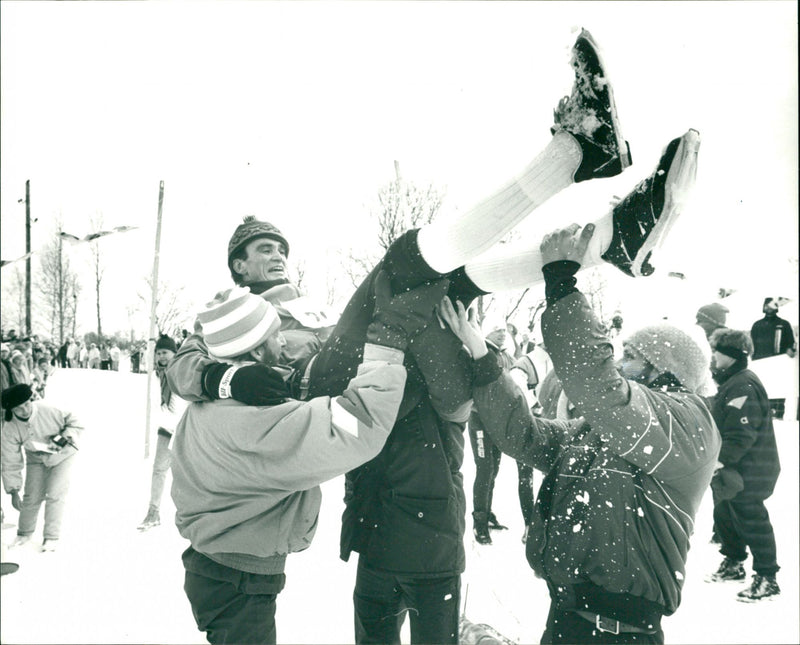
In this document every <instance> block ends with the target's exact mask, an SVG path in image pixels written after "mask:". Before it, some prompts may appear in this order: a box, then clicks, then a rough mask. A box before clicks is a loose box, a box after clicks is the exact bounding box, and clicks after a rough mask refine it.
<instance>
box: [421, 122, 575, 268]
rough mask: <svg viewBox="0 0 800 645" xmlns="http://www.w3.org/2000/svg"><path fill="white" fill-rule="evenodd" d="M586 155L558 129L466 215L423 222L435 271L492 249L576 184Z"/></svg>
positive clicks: (424, 250) (424, 243)
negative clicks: (528, 160) (525, 163)
mask: <svg viewBox="0 0 800 645" xmlns="http://www.w3.org/2000/svg"><path fill="white" fill-rule="evenodd" d="M582 159H583V153H582V151H581V147H580V145H579V144H578V142H577V141H576V140H575V138H574V137H573V136H572V135H571V134H569V133H568V132H564V131H561V132H557V133H556V134H555V135H554V136H553V138H552V139H551V140H550V143H549V144H548V145H547V147H546V148H545V149H544V151H542V152H541V153H540V154H539V155H538V156H537V157H536V158H535V159H534V160H533V161H532V162H531V163H530V164H528V166H527V167H526V168H525V169H524V170H523V171H522V173H520V174H519V175H518V176H517V177H516V178H515V179H513V180H512V181H510V182H508V183H507V184H506V185H505V186H503V187H502V188H500V189H499V190H498V191H496V192H495V193H493V194H492V195H491V196H489V197H487V198H486V199H484V200H482V201H480V202H478V203H477V204H476V205H475V206H473V207H472V208H471V209H470V210H469V211H467V212H466V213H465V214H464V215H462V216H459V217H457V218H450V219H447V218H443V219H439V220H436V221H434V222H432V223H431V224H428V225H426V226H423V227H422V228H421V229H420V232H419V236H418V238H417V243H418V245H419V250H420V254H421V255H422V257H423V259H424V260H425V262H427V263H428V265H429V266H430V267H431V268H432V269H434V270H435V271H438V272H439V273H447V272H449V271H453V270H454V269H457V268H458V267H460V266H462V265H464V264H466V263H467V262H468V261H469V260H470V259H471V258H474V257H476V256H477V255H479V254H480V253H483V252H484V251H486V250H488V249H490V248H491V247H492V246H493V245H494V244H495V242H497V241H498V240H500V239H502V238H503V236H505V234H506V233H508V232H509V231H510V230H511V229H512V228H514V226H515V225H517V224H518V223H519V222H520V221H522V220H523V219H524V218H525V217H526V216H527V215H528V214H530V213H531V212H532V211H533V210H534V209H535V208H537V207H538V206H541V205H542V204H543V203H544V202H546V201H547V200H548V199H550V198H551V197H552V196H553V195H555V194H556V193H558V192H559V191H561V190H563V189H564V188H566V187H568V186H570V185H571V184H572V183H573V177H574V175H575V171H576V170H577V169H578V167H579V166H580V164H581V160H582Z"/></svg>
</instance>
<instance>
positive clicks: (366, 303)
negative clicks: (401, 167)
mask: <svg viewBox="0 0 800 645" xmlns="http://www.w3.org/2000/svg"><path fill="white" fill-rule="evenodd" d="M381 270H383V271H385V272H386V273H387V274H388V275H389V276H390V277H391V284H392V289H393V291H394V292H395V293H399V292H401V291H404V290H407V289H411V288H413V287H416V286H419V285H421V284H423V283H424V282H426V281H428V280H435V279H438V278H440V277H442V276H441V274H439V273H436V272H434V271H433V269H431V268H430V267H428V265H427V264H426V263H425V261H424V260H423V259H422V256H421V255H420V253H419V248H418V247H417V230H412V231H408V232H407V233H404V234H403V235H402V236H400V237H399V238H398V239H397V240H396V241H395V242H394V243H393V244H392V245H391V247H390V248H389V250H388V251H387V252H386V255H385V256H384V258H383V259H382V260H381V262H380V263H379V264H378V266H376V267H375V269H373V270H372V272H371V273H370V274H369V275H368V276H367V277H366V278H364V280H363V281H362V283H361V284H360V285H359V287H358V289H356V292H355V293H354V294H353V296H352V297H351V298H350V301H349V302H348V303H347V306H346V307H345V309H344V311H343V312H342V315H341V316H340V317H339V322H338V323H337V324H336V327H335V328H334V330H333V332H332V333H331V336H330V337H329V338H328V339H327V340H326V341H325V344H324V345H323V347H322V350H321V351H320V352H319V354H318V355H317V357H316V360H315V361H314V364H313V365H312V367H311V374H310V389H309V393H308V396H309V398H313V397H317V396H336V395H338V394H341V393H342V392H343V391H344V389H345V388H346V387H347V384H348V383H349V382H350V380H351V379H352V378H353V377H354V376H355V375H356V371H357V369H358V366H359V364H360V363H361V361H362V358H363V351H364V341H365V339H366V333H367V327H368V326H369V324H370V322H372V315H373V312H374V310H375V279H376V277H377V275H378V273H379V271H381ZM447 278H448V279H449V280H450V289H449V291H448V295H449V296H450V297H451V298H454V299H455V298H457V299H460V300H461V301H462V302H464V303H465V305H468V304H469V303H470V302H471V301H472V300H473V299H474V298H475V297H477V296H478V295H480V294H482V293H483V292H482V291H481V290H480V289H478V288H477V287H476V286H475V285H474V284H473V283H472V281H471V280H470V279H469V278H468V277H467V275H466V273H464V270H463V269H459V270H456V271H453V272H452V273H450V274H448V275H447ZM409 355H410V356H411V357H412V358H413V361H414V362H415V363H416V365H417V366H418V368H419V371H420V372H421V374H422V378H423V380H424V384H423V385H424V388H425V390H426V393H427V395H428V396H429V397H430V399H431V403H432V404H433V406H434V409H435V410H436V411H437V413H439V414H440V415H441V416H443V417H444V418H448V419H449V420H453V421H466V420H467V414H468V412H469V406H470V400H471V399H472V374H471V363H472V360H471V359H470V358H469V357H468V356H467V354H466V353H465V352H464V351H463V348H462V343H461V341H459V340H458V339H457V338H456V337H455V335H454V334H453V333H452V332H450V330H449V329H442V328H441V327H440V326H439V325H438V324H431V325H428V326H427V327H426V328H425V329H424V330H423V331H422V332H420V333H419V334H418V335H417V336H416V337H415V338H414V339H412V340H411V341H410V343H409V347H408V351H407V357H408V356H409ZM412 381H413V379H412V378H411V376H409V382H408V383H407V386H406V392H405V397H404V399H403V403H401V406H400V412H399V413H398V415H397V418H398V419H400V418H402V417H403V416H404V415H405V414H406V413H408V412H409V411H410V410H411V409H413V407H414V406H415V405H416V404H417V403H418V401H419V395H418V394H417V393H415V392H414V391H413V390H414V388H413V386H412ZM414 397H416V398H414Z"/></svg>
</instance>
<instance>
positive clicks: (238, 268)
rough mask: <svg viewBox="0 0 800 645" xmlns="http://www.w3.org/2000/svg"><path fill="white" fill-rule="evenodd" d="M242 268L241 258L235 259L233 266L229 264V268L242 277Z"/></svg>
mask: <svg viewBox="0 0 800 645" xmlns="http://www.w3.org/2000/svg"><path fill="white" fill-rule="evenodd" d="M243 266H244V260H242V259H241V258H235V259H234V261H233V264H231V268H232V269H233V270H234V271H235V272H236V273H238V274H239V275H242V267H243Z"/></svg>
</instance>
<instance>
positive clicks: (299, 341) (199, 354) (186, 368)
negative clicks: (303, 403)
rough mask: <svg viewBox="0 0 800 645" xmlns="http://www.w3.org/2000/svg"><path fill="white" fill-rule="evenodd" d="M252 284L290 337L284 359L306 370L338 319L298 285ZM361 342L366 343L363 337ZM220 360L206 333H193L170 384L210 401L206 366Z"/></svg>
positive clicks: (189, 396) (175, 359)
mask: <svg viewBox="0 0 800 645" xmlns="http://www.w3.org/2000/svg"><path fill="white" fill-rule="evenodd" d="M249 286H250V290H251V291H252V292H253V293H260V294H261V297H262V298H264V299H265V300H267V301H269V302H271V303H272V304H273V305H274V306H275V309H276V310H277V312H278V315H279V316H280V319H281V332H282V333H283V337H284V338H285V340H286V345H285V346H284V347H283V350H282V353H281V363H283V364H284V365H287V366H289V367H291V368H292V369H294V370H299V371H300V372H302V371H303V370H304V369H305V367H306V365H307V364H308V362H309V361H310V359H311V358H312V357H313V356H316V355H317V354H318V353H319V351H320V349H321V348H322V344H323V343H324V342H325V340H326V339H327V338H328V337H329V336H330V334H331V331H333V323H334V322H335V321H333V320H332V319H331V315H330V314H329V313H327V312H326V311H325V309H324V307H320V306H316V305H314V303H313V302H312V301H311V300H309V299H308V298H307V297H305V296H302V297H301V296H300V292H299V291H298V290H297V288H296V287H295V286H294V285H291V284H285V285H278V286H276V287H272V288H270V289H267V290H264V291H263V293H262V289H261V286H259V284H253V285H249ZM312 325H315V326H312ZM361 343H362V345H363V338H362V339H361ZM359 349H360V348H359ZM216 362H218V361H216V360H215V359H214V358H212V357H210V356H209V355H208V348H207V347H206V345H205V342H204V341H203V336H202V335H201V334H199V333H196V334H192V335H191V336H189V337H188V338H187V339H186V340H185V341H184V342H183V344H182V345H181V347H180V349H179V350H178V353H177V354H176V355H175V356H174V357H173V358H172V360H171V361H170V364H169V366H168V368H167V379H168V381H169V384H170V388H171V389H172V391H173V392H174V393H176V394H177V395H178V396H180V397H183V398H184V399H186V400H187V401H208V400H209V397H208V396H207V395H206V394H205V392H203V385H202V376H203V370H204V369H205V368H206V367H208V366H209V365H212V364H214V363H216Z"/></svg>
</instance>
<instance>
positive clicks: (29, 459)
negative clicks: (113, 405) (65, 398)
mask: <svg viewBox="0 0 800 645" xmlns="http://www.w3.org/2000/svg"><path fill="white" fill-rule="evenodd" d="M32 397H33V391H32V390H31V388H30V386H28V385H26V384H24V383H18V384H17V385H12V386H11V387H10V388H8V389H6V390H3V392H2V402H3V408H4V410H5V411H4V413H3V414H4V417H3V418H4V421H5V424H4V425H3V433H2V452H1V453H0V455H2V478H3V487H4V488H5V490H6V492H7V493H8V494H9V495H11V504H12V506H13V507H14V508H15V509H17V510H18V511H19V524H18V527H17V538H16V540H15V541H14V544H13V545H12V546H20V545H22V544H25V543H26V542H28V541H29V540H30V538H31V535H33V533H34V531H35V530H36V524H37V521H38V517H39V510H40V509H41V507H42V503H43V502H44V504H45V512H44V543H43V544H42V550H43V551H54V550H55V548H56V545H57V543H58V540H59V538H60V536H61V521H62V519H63V516H64V508H65V504H66V497H67V492H68V490H69V475H70V470H71V469H72V464H73V462H74V459H73V457H74V455H75V454H76V452H77V447H76V442H77V440H78V437H79V436H80V433H81V431H82V430H83V428H82V426H81V425H80V423H78V421H77V420H76V419H75V417H74V416H73V415H72V414H70V413H69V412H65V411H62V410H59V409H57V408H55V407H53V406H51V405H48V404H46V403H44V401H32V400H31V399H32ZM23 470H24V471H25V477H24V480H25V494H24V496H23V497H22V498H20V496H19V491H20V489H21V488H22V482H23V474H22V473H23Z"/></svg>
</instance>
